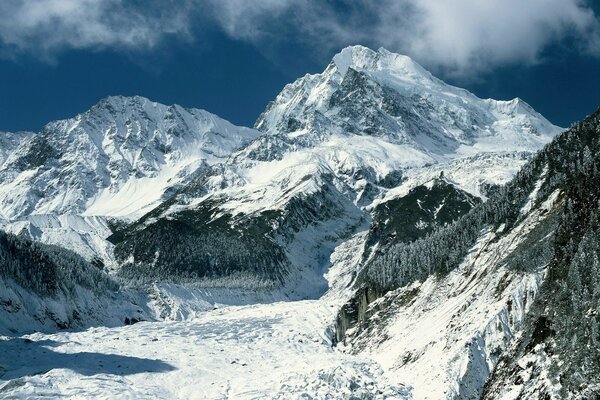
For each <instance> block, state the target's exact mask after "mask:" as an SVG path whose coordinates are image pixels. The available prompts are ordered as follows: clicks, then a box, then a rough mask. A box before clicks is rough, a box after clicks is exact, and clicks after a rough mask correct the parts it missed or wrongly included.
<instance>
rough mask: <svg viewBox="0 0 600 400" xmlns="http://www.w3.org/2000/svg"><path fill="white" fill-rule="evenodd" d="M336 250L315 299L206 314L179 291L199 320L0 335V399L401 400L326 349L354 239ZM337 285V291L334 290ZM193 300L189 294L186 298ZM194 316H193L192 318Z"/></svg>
mask: <svg viewBox="0 0 600 400" xmlns="http://www.w3.org/2000/svg"><path fill="white" fill-rule="evenodd" d="M356 239H357V240H355V241H354V245H350V244H348V243H345V244H343V245H342V246H341V247H340V248H339V249H338V251H337V252H334V254H336V256H335V257H332V262H333V266H332V268H331V269H330V272H329V275H328V276H329V277H330V278H332V279H336V280H339V282H337V281H332V283H331V285H332V288H333V289H332V293H331V294H330V295H329V296H327V297H326V298H324V299H321V300H311V301H294V302H277V301H276V302H271V303H266V304H251V305H245V306H227V307H220V306H217V307H215V306H214V305H213V306H211V305H210V301H206V300H205V297H204V298H202V297H203V296H202V295H200V296H198V297H195V296H192V297H194V298H195V300H192V297H190V296H189V294H185V293H184V291H183V290H182V288H175V287H166V288H165V287H163V288H160V290H166V291H168V292H170V293H171V300H172V301H176V302H180V299H181V297H178V295H181V294H183V295H184V296H185V297H186V299H187V300H186V301H184V302H182V303H187V304H188V306H189V305H191V304H192V303H194V301H196V302H197V304H196V306H197V307H198V310H197V311H199V312H197V313H194V314H193V315H192V314H185V315H184V314H179V313H174V314H169V315H170V316H171V317H176V318H180V317H184V318H185V319H184V320H176V321H173V320H164V321H160V322H140V323H137V324H135V325H131V326H121V327H113V328H109V327H94V328H89V329H84V330H73V331H62V332H57V333H51V334H45V333H33V334H27V335H11V336H0V352H1V354H2V355H3V356H2V358H1V359H0V394H1V396H3V397H10V398H15V399H20V398H32V397H42V396H46V397H62V396H71V397H74V398H90V397H93V398H100V399H101V398H105V399H113V398H128V399H146V398H164V399H226V398H227V399H229V398H231V399H289V398H298V399H300V398H314V399H326V398H330V399H338V398H350V396H351V395H353V396H355V397H354V398H372V399H409V398H410V391H409V390H408V389H407V388H406V387H405V386H403V385H401V384H395V383H393V382H391V381H390V380H389V379H388V376H387V375H386V374H385V372H384V371H383V370H382V369H381V368H380V367H379V366H378V364H377V363H375V362H373V361H372V360H370V359H369V358H366V357H362V356H355V355H349V354H344V353H341V352H340V351H338V350H337V349H336V348H335V347H333V346H332V343H331V338H332V335H333V331H332V330H331V323H332V321H333V320H334V319H335V316H336V312H337V309H338V306H339V304H340V302H342V301H344V299H345V297H346V296H347V295H348V294H349V293H345V294H344V287H345V285H346V284H347V278H348V276H349V275H348V274H349V273H350V272H351V271H349V270H348V264H347V262H349V261H351V262H352V263H353V264H356V261H357V258H356V256H357V255H358V254H359V253H360V252H359V250H360V245H359V244H360V243H362V240H361V239H362V238H361V237H357V238H356ZM336 282H337V283H339V284H336ZM196 293H198V292H196ZM202 307H204V309H203V310H200V309H201V308H202Z"/></svg>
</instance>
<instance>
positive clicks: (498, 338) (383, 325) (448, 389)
mask: <svg viewBox="0 0 600 400" xmlns="http://www.w3.org/2000/svg"><path fill="white" fill-rule="evenodd" d="M558 194H559V192H558V191H557V192H555V193H553V194H552V195H551V196H550V197H549V199H548V200H547V201H546V202H544V203H543V204H542V205H540V206H539V208H537V209H535V210H534V211H532V212H531V213H530V214H529V215H528V216H527V217H526V218H525V219H524V220H523V221H521V223H519V224H518V225H517V226H516V227H515V228H513V230H512V231H511V232H509V233H508V234H506V235H503V236H501V237H498V234H497V232H494V231H489V230H488V231H484V232H482V234H481V237H480V239H479V240H478V242H477V243H476V245H475V246H474V247H473V249H472V250H471V252H470V254H469V255H468V256H467V257H466V258H465V260H464V261H463V263H462V264H461V265H460V266H459V268H457V269H456V270H454V271H452V272H451V273H450V274H448V275H447V276H446V277H442V278H440V277H437V276H432V277H430V278H429V279H427V280H426V281H425V282H422V283H419V282H416V283H415V284H413V285H412V286H410V287H406V288H401V289H398V290H396V291H393V292H390V293H388V294H386V296H385V297H384V298H382V299H379V300H378V301H377V302H385V301H386V299H394V298H399V299H401V298H402V297H403V296H406V295H407V294H410V293H411V292H413V293H414V292H417V295H416V296H415V297H414V300H412V301H408V302H407V304H403V303H402V302H400V304H399V305H395V304H394V302H392V303H391V305H389V306H388V307H387V308H386V310H385V311H383V312H382V311H380V312H379V313H380V315H379V316H378V317H375V318H377V320H378V322H379V330H378V331H377V332H376V333H375V334H374V333H373V332H372V331H365V332H364V333H363V335H364V336H360V335H359V336H358V337H357V338H356V339H353V340H351V341H350V342H349V343H347V345H346V347H345V349H346V351H348V352H358V353H359V354H366V355H369V356H370V357H371V358H373V359H374V360H376V361H377V362H378V363H379V364H380V365H381V366H382V367H383V369H384V370H385V371H387V372H388V373H389V374H390V375H393V376H395V377H396V379H397V380H398V381H401V382H402V383H403V384H405V385H407V386H410V387H411V388H412V395H413V397H414V398H415V399H444V398H456V397H458V398H471V397H469V396H476V395H477V396H478V394H477V393H479V392H478V391H479V390H481V388H482V387H483V384H484V383H485V381H486V380H487V377H488V375H489V373H490V372H491V370H492V369H493V367H494V365H495V364H496V362H497V356H498V352H499V351H502V350H504V349H506V348H507V347H508V346H509V344H510V341H511V339H512V338H513V337H514V336H515V334H516V333H517V332H519V330H520V327H521V325H522V321H523V319H524V317H525V315H526V313H527V311H528V309H529V307H530V306H531V304H532V303H533V302H532V300H533V298H534V297H535V295H536V293H537V291H538V289H539V287H540V285H541V282H542V280H543V277H544V274H545V268H541V269H539V270H537V271H534V272H531V273H521V272H517V271H512V270H509V269H508V268H507V267H506V265H505V263H504V258H505V257H506V255H507V254H510V253H511V251H512V250H514V249H515V248H516V246H517V245H518V244H519V243H520V241H521V240H523V239H524V238H525V237H526V236H527V233H528V232H530V231H531V230H532V229H533V228H534V227H535V226H536V225H537V224H539V223H540V222H541V221H542V220H543V219H544V218H546V217H547V215H548V212H547V210H550V209H551V208H552V207H554V206H555V203H556V201H557V198H558ZM498 288H500V290H499V289H498ZM374 306H375V304H374V305H373V307H374ZM386 318H388V319H386ZM359 349H360V350H359ZM461 396H463V397H461Z"/></svg>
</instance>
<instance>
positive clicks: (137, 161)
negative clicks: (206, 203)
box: [0, 97, 259, 264]
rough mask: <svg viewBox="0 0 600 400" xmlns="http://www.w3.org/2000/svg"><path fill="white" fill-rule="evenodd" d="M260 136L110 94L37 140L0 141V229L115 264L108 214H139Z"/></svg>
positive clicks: (201, 115) (197, 113)
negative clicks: (108, 238)
mask: <svg viewBox="0 0 600 400" xmlns="http://www.w3.org/2000/svg"><path fill="white" fill-rule="evenodd" d="M258 135H259V132H257V131H255V130H253V129H249V128H243V127H237V126H234V125H232V124H230V123H229V122H227V121H225V120H223V119H221V118H219V117H217V116H215V115H213V114H210V113H208V112H206V111H203V110H197V109H186V108H183V107H180V106H177V105H174V106H165V105H162V104H159V103H155V102H152V101H150V100H148V99H145V98H143V97H108V98H106V99H104V100H102V101H100V102H99V103H98V104H96V105H95V106H93V107H92V108H91V109H90V110H88V111H86V112H84V113H82V114H79V115H77V116H76V117H74V118H71V119H67V120H62V121H55V122H51V123H49V124H48V125H46V126H45V127H44V128H43V129H42V131H41V132H39V133H37V134H31V133H18V134H9V133H6V134H1V135H0V145H2V149H1V153H0V165H1V167H0V216H4V218H3V221H2V227H3V229H4V230H7V231H11V232H15V233H19V234H24V235H26V236H27V237H29V238H31V239H35V240H41V241H44V242H47V243H53V244H58V245H62V246H65V247H68V248H70V249H72V250H75V251H77V252H79V253H80V254H82V255H84V256H85V257H86V258H88V259H90V260H91V259H92V258H94V257H99V258H100V259H103V260H104V261H103V262H105V263H108V264H112V261H111V257H112V255H111V254H112V251H111V250H110V247H111V245H110V243H108V242H107V241H106V240H105V239H106V237H108V236H109V235H110V229H108V225H109V222H108V221H107V220H106V217H112V218H118V219H126V220H130V219H135V218H137V217H139V216H141V215H143V214H144V213H145V212H147V211H149V210H151V209H152V208H153V207H155V206H156V205H158V204H160V203H161V202H162V201H164V200H165V199H167V198H168V197H169V196H171V195H172V194H173V193H174V192H175V191H176V190H177V189H179V188H180V187H181V186H182V185H184V184H185V183H187V182H188V181H189V180H190V178H191V177H192V176H193V175H194V174H196V173H198V172H199V171H201V170H202V169H204V168H206V167H208V166H210V165H213V164H215V163H219V162H222V161H224V160H226V159H227V157H228V156H229V155H230V154H231V153H232V152H233V151H234V150H236V149H238V148H240V147H242V146H243V145H245V144H246V143H248V142H249V141H251V140H253V139H255V138H256V137H257V136H258Z"/></svg>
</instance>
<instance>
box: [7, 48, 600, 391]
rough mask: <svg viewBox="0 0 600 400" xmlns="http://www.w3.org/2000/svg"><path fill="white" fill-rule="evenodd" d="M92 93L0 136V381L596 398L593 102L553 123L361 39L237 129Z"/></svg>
mask: <svg viewBox="0 0 600 400" xmlns="http://www.w3.org/2000/svg"><path fill="white" fill-rule="evenodd" d="M105 102H108V103H110V104H112V103H114V102H116V103H117V104H120V105H121V108H119V107H117V106H115V105H114V104H113V105H112V106H111V105H106V104H105ZM97 107H99V109H96V107H94V108H93V109H92V110H90V111H89V112H87V113H85V114H82V116H85V117H82V116H80V117H77V118H75V119H73V120H68V121H71V122H69V123H67V122H64V121H63V122H62V123H64V124H66V125H68V126H74V127H73V128H72V129H69V128H64V129H62V128H61V129H58V130H54V131H51V132H59V133H60V134H56V136H57V137H58V138H61V137H63V136H64V137H67V138H68V139H65V140H64V141H60V140H58V139H57V137H55V136H53V135H52V134H50V133H48V132H50V131H47V129H45V130H44V131H43V132H41V133H39V134H31V133H22V134H20V135H21V136H22V138H19V137H17V136H10V134H7V136H6V137H7V138H9V139H6V138H5V136H3V135H2V134H0V143H3V142H4V141H6V140H9V141H8V142H7V144H6V149H8V151H5V152H3V153H2V157H4V158H3V159H0V161H1V164H2V167H1V175H0V176H2V179H4V180H3V182H6V184H7V185H13V186H11V187H12V188H13V189H14V193H11V196H12V197H10V198H12V199H14V200H13V203H14V207H11V206H10V204H13V203H10V202H9V201H8V200H7V201H6V202H4V200H2V199H0V204H6V207H5V208H3V210H5V211H4V213H5V214H7V215H6V216H7V218H11V220H10V221H7V222H5V223H4V224H5V227H6V228H7V229H9V230H11V231H13V232H15V233H20V234H21V235H22V236H27V238H23V237H16V236H12V235H8V234H4V233H1V232H0V322H1V323H0V333H1V334H2V335H8V336H0V350H1V351H2V354H5V355H6V356H5V357H4V358H2V359H0V392H1V393H3V394H5V395H7V396H11V397H15V398H27V397H30V396H31V395H32V394H38V393H44V394H47V393H48V388H49V387H51V388H52V395H53V396H56V397H58V396H63V395H71V396H73V395H75V396H81V397H90V396H92V395H94V394H98V393H100V394H102V395H108V396H111V395H112V396H113V397H114V396H123V395H130V396H131V397H148V398H150V397H151V398H157V397H158V398H190V397H193V396H197V397H201V398H273V399H286V398H289V397H290V396H292V395H297V396H304V397H311V398H353V397H356V398H385V399H403V400H408V399H480V398H483V399H486V400H487V399H489V400H492V399H493V400H497V399H515V400H516V399H539V400H542V399H543V400H547V399H551V400H554V399H562V398H567V399H571V398H573V399H588V398H590V399H592V398H596V397H598V396H599V393H600V391H599V390H600V389H599V388H600V382H599V381H598V376H600V358H599V356H598V355H599V354H600V346H599V343H600V336H599V332H600V261H599V260H600V243H599V241H598V239H597V238H598V234H599V233H600V222H599V221H600V216H599V215H600V212H599V204H600V199H599V194H598V190H597V188H598V187H599V186H600V177H599V176H600V174H599V172H598V171H600V161H599V158H598V157H597V154H599V150H600V141H599V132H600V114H599V113H600V111H597V112H596V113H595V114H594V115H592V116H591V117H590V118H588V119H586V120H585V121H583V122H582V123H579V124H576V125H575V126H573V127H572V128H571V129H569V130H567V131H566V132H563V133H562V134H560V135H558V136H557V137H555V135H557V133H558V131H559V128H558V127H555V126H553V125H552V124H551V123H549V122H548V121H547V120H546V119H544V118H543V117H542V116H540V115H539V114H538V113H536V112H535V111H533V110H532V109H531V107H529V106H528V105H527V104H525V103H524V102H523V101H522V100H519V99H515V100H512V101H496V100H489V99H487V100H484V99H478V98H477V97H476V96H474V95H473V94H471V93H469V92H467V91H464V90H462V89H459V88H455V87H452V86H449V85H446V84H445V83H443V82H441V81H440V80H438V79H436V78H434V77H433V76H432V75H431V74H429V73H428V72H427V71H425V70H424V69H423V68H422V67H420V66H419V65H418V64H416V63H415V62H414V61H412V60H410V59H409V58H407V57H404V56H400V55H396V54H392V53H389V52H387V51H386V50H383V49H380V50H379V51H372V50H369V49H367V48H364V47H361V46H353V47H350V48H347V49H344V50H343V51H342V52H341V53H340V54H338V55H336V56H335V57H334V59H333V61H332V62H331V63H330V65H329V66H328V67H327V68H326V69H325V71H324V72H323V73H321V74H315V75H307V76H305V77H303V78H300V79H299V80H297V81H296V82H294V83H293V84H290V85H288V86H286V87H285V88H284V90H283V91H282V93H281V94H280V95H279V96H278V97H277V98H276V99H275V101H274V102H273V103H271V104H270V105H269V106H268V107H267V109H266V110H265V112H264V113H263V114H262V115H261V116H260V117H259V119H258V121H257V123H256V129H254V130H253V129H249V128H237V127H233V126H231V125H229V124H228V123H226V122H223V121H221V120H218V119H216V117H212V118H214V120H211V121H213V123H214V124H215V125H210V124H208V123H207V124H202V123H200V122H198V121H200V120H201V118H200V116H201V115H207V114H205V113H204V112H201V111H197V110H187V111H185V113H184V112H183V111H181V113H182V114H181V115H186V116H187V117H167V116H168V115H171V114H170V113H173V112H175V111H171V112H170V111H168V110H169V109H173V110H180V108H179V107H177V106H173V107H166V106H161V105H154V104H153V103H150V102H149V101H147V100H145V99H142V98H109V99H107V100H106V101H104V102H101V103H100V104H99V105H98V106H97ZM155 109H159V110H163V111H161V112H153V113H151V112H150V111H148V110H155ZM107 110H113V111H107ZM140 110H142V111H140ZM144 110H145V111H144ZM181 110H183V109H181ZM111 113H113V114H114V115H113V114H111ZM161 113H162V114H161ZM186 113H187V114H186ZM96 114H99V115H102V117H101V118H100V120H101V121H102V122H98V121H96V120H95V119H94V118H92V117H90V115H96ZM146 114H147V115H151V116H152V118H149V117H148V118H146V117H145V116H144V115H146ZM106 115H112V116H111V117H110V118H107V117H105V116H106ZM122 115H126V116H129V117H122ZM132 115H136V117H135V118H133V117H131V116H132ZM190 115H195V116H197V117H198V118H196V119H194V118H192V117H190ZM132 118H133V119H134V120H135V121H138V122H130V123H127V120H128V119H132ZM171 118H175V119H176V120H177V121H179V122H177V124H175V125H171V124H170V122H165V121H171ZM178 118H179V119H178ZM189 118H192V119H193V120H194V121H197V122H198V125H193V124H191V123H190V122H189V121H190V120H189ZM209 119H210V118H209ZM83 120H85V121H87V122H85V123H84V124H83V125H82V127H81V128H78V127H79V125H77V123H78V122H77V121H83ZM93 121H96V122H93ZM107 121H113V122H107ZM149 121H152V122H149ZM184 121H185V124H184ZM215 121H217V122H218V123H217V122H215ZM219 121H220V122H219ZM209 125H210V126H212V127H213V128H207V126H209ZM48 126H63V125H61V122H57V123H52V124H49V125H48ZM113 126H114V129H115V132H122V134H119V135H117V134H114V135H116V136H114V135H113V136H111V135H109V132H112V131H111V129H112V128H111V127H113ZM174 126H176V127H177V128H175V127H174ZM192 126H195V127H196V128H193V129H191V128H190V127H192ZM198 126H200V127H203V128H202V129H200V128H197V127H198ZM216 126H219V127H220V128H219V129H217V128H216ZM92 127H100V128H98V129H95V128H94V129H92ZM119 127H121V128H122V129H121V128H119ZM148 127H150V128H148ZM182 127H184V128H185V129H184V128H182ZM84 128H85V129H84ZM171 128H173V129H171ZM179 128H181V129H182V131H181V132H180V133H179V134H175V132H179V131H178V129H179ZM188 128H190V129H188ZM225 128H227V129H225ZM203 129H204V130H203ZM90 132H96V133H98V135H95V134H91V133H90ZM194 132H195V133H197V134H198V135H199V137H198V138H196V136H194V134H193V133H194ZM88 133H90V134H88ZM163 134H164V135H163ZM78 135H83V139H82V138H79V137H78ZM128 135H129V136H128ZM130 136H131V137H130ZM38 137H40V138H42V139H43V140H42V139H38ZM98 137H101V138H103V139H102V140H100V141H98V140H96V139H97V138H98ZM155 137H159V139H158V142H159V143H160V144H156V143H157V139H155ZM119 138H122V139H119ZM128 138H129V139H128ZM136 138H137V139H136ZM194 138H196V139H194ZM163 139H164V140H163ZM161 140H162V141H161ZM207 141H208V142H209V144H208V145H206V143H207ZM97 143H102V145H100V146H96V147H93V146H92V144H97ZM104 143H106V145H104ZM115 143H116V144H115ZM165 143H171V145H167V144H165ZM203 146H208V147H209V148H211V150H206V148H205V147H203ZM211 146H215V147H214V148H212V147H211ZM63 147H64V148H67V149H69V151H70V152H71V151H72V152H77V151H80V150H81V149H84V150H86V151H85V152H83V153H82V152H80V153H78V154H80V157H82V159H81V160H79V159H76V158H74V157H73V156H69V154H67V153H66V152H63V151H62V150H61V149H62V148H63ZM134 147H135V148H136V149H134ZM90 148H92V149H93V148H96V149H98V150H97V151H98V154H99V155H98V157H96V158H95V159H92V160H96V161H92V162H89V160H88V159H86V158H83V156H82V154H84V153H86V154H87V153H90V152H89V151H88V150H89V149H90ZM100 149H102V150H100ZM116 149H118V150H116ZM540 149H541V151H540ZM220 150H222V152H219V151H220ZM92 153H93V152H92ZM94 154H96V153H94ZM215 154H216V155H215ZM103 155H105V156H103ZM161 155H162V156H161ZM131 157H133V158H131ZM112 160H120V161H117V162H112ZM131 160H133V161H131ZM190 160H192V161H190ZM92 166H100V167H99V169H93V168H92ZM86 168H87V169H86ZM94 168H95V167H94ZM85 171H88V172H85ZM90 171H91V172H90ZM97 171H100V172H98V174H97V175H98V176H99V178H98V179H97V180H94V179H93V177H95V176H96V172H97ZM80 172H81V173H80ZM11 173H12V175H11ZM11 176H12V177H13V178H12V179H10V177H11ZM103 177H104V178H103ZM88 178H89V179H88ZM45 179H50V180H51V182H52V183H53V184H52V185H49V186H48V189H49V192H48V193H49V194H50V195H49V197H48V198H46V197H42V196H39V193H40V192H39V191H41V190H45V189H46V186H43V183H44V182H46V181H45ZM19 182H21V183H19ZM71 182H74V183H73V185H70V183H71ZM83 182H87V183H86V184H85V185H84V184H83ZM79 183H81V184H79ZM34 184H36V185H40V186H37V187H38V192H36V191H35V190H32V191H29V190H28V189H27V188H28V187H29V185H34ZM146 185H151V186H146ZM34 187H35V185H34ZM55 188H57V189H56V190H54V189H55ZM60 188H62V189H60ZM59 189H60V190H59ZM2 190H4V189H2ZM140 190H141V191H140ZM138 191H139V193H142V194H143V196H142V197H141V200H140V198H136V197H135V196H134V194H135V193H137V192H138ZM6 192H8V190H6ZM3 193H5V192H3ZM36 193H38V197H36V196H35V194H36ZM148 193H151V194H148ZM3 196H8V195H7V194H6V193H5V194H4V195H3ZM57 196H58V197H57ZM60 196H63V198H65V199H66V198H69V199H73V200H74V202H73V203H70V202H67V201H60V198H61V197H60ZM69 196H72V197H69ZM80 196H83V198H84V200H81V201H77V199H78V198H79V197H80ZM86 196H87V197H86ZM6 198H7V199H8V198H9V197H6ZM125 200H126V201H125ZM3 207H4V206H3ZM28 207H30V208H31V209H30V211H27V210H29V208H28ZM138 208H139V211H138ZM142 214H143V215H142ZM115 219H120V221H117V220H115ZM28 238H35V239H38V240H42V241H46V242H50V243H55V244H59V245H63V246H70V247H71V248H75V249H76V250H77V251H78V252H79V253H80V254H83V255H84V256H85V258H87V260H91V262H88V261H86V260H84V259H82V258H80V257H78V256H76V255H75V254H73V253H72V252H68V251H65V250H63V249H60V248H58V247H56V246H47V245H41V244H39V243H37V242H34V241H31V240H29V239H28ZM107 238H108V239H109V240H110V242H109V241H107ZM67 242H68V243H67ZM86 246H87V247H86ZM106 262H110V263H112V265H113V266H115V267H117V266H118V268H115V269H110V272H112V273H114V274H117V275H118V278H119V279H114V277H111V276H110V275H108V274H107V273H106V269H105V268H101V267H102V263H106ZM32 267H33V268H32ZM97 267H100V268H97ZM165 281H171V282H165ZM117 282H122V283H129V284H130V285H132V287H131V288H123V287H119V285H118V284H117ZM138 289H140V290H138ZM305 298H309V299H305ZM299 299H303V300H302V301H282V300H299ZM264 303H268V304H264ZM232 305H235V306H232ZM113 307H114V310H113V309H112V308H113ZM96 314H97V315H96ZM140 319H143V320H146V322H142V323H139V324H137V323H136V324H135V325H133V326H121V327H117V328H114V327H112V326H114V325H119V324H127V325H128V324H131V323H132V322H138V321H139V320H140ZM155 320H162V321H160V322H157V321H155ZM173 320H177V321H173ZM150 321H152V322H150ZM93 324H102V325H106V327H98V328H93V329H88V330H83V331H74V332H73V331H68V332H57V333H49V334H45V333H39V332H38V333H34V334H31V335H26V336H22V338H18V337H16V336H13V335H15V332H18V334H21V333H22V331H23V330H27V329H36V330H41V329H49V328H53V327H82V326H83V327H85V326H89V325H93ZM98 338H100V339H101V340H98ZM131 355H135V357H131ZM198 355H201V356H200V357H199V356H198ZM142 357H143V358H142ZM72 365H75V366H76V367H72ZM79 368H81V370H80V369H79ZM82 374H84V375H86V378H87V379H85V380H82V379H81V375H82ZM125 376H126V377H125ZM5 381H6V384H5V385H4V384H3V383H4V382H5Z"/></svg>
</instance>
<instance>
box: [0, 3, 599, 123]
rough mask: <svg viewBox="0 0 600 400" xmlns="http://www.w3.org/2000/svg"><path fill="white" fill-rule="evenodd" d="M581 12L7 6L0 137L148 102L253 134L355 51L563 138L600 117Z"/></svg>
mask: <svg viewBox="0 0 600 400" xmlns="http://www.w3.org/2000/svg"><path fill="white" fill-rule="evenodd" d="M598 3H600V2H597V3H592V2H585V1H583V2H582V1H579V0H528V1H527V2H523V1H522V0H502V1H499V0H498V1H492V0H490V1H489V2H481V1H480V0H449V1H444V2H440V1H437V0H413V1H408V0H394V1H392V0H381V1H378V2H373V1H368V0H353V1H345V0H335V1H333V0H332V1H322V0H320V1H316V0H256V1H245V0H219V1H217V0H177V1H175V0H173V1H170V0H160V1H159V0H146V1H141V0H129V1H124V0H4V1H3V2H0V89H1V94H0V130H7V131H16V130H39V129H40V128H41V127H42V126H43V125H44V124H45V123H46V122H48V121H50V120H54V119H60V118H65V117H69V116H73V115H75V114H76V113H78V112H81V111H84V110H86V109H88V108H89V107H90V106H91V105H93V104H95V103H96V102H97V101H98V100H99V99H101V98H102V97H105V96H107V95H116V94H122V95H134V94H139V95H142V96H146V97H149V98H150V99H152V100H155V101H159V102H162V103H166V104H172V103H178V104H181V105H183V106H188V107H198V108H204V109H206V110H208V111H211V112H214V113H215V114H218V115H220V116H222V117H224V118H226V119H229V120H230V121H232V122H234V123H237V124H241V125H252V124H253V122H254V120H255V119H256V117H257V116H258V115H259V114H260V112H261V111H262V110H263V109H264V108H265V106H266V105H267V103H268V102H269V101H270V100H272V99H273V98H274V97H275V96H276V95H277V93H278V92H279V91H280V90H281V88H282V87H283V86H284V85H285V84H286V83H289V82H291V81H293V80H294V79H296V78H297V77H299V76H301V75H303V74H305V73H314V72H320V71H321V70H323V69H324V67H325V66H326V65H327V63H328V62H329V60H330V59H331V57H332V56H333V55H334V54H335V53H336V52H337V51H339V50H340V49H341V48H343V47H345V46H347V45H350V44H363V45H367V46H369V47H372V48H378V47H380V46H383V47H386V48H387V49H388V50H390V51H395V52H399V53H403V54H407V55H409V56H411V57H413V58H414V59H415V60H417V61H418V62H420V63H421V64H422V65H424V66H425V67H426V68H427V69H429V70H431V71H432V72H433V73H434V74H435V75H437V76H438V77H440V78H442V79H444V80H445V81H447V82H449V83H452V84H455V85H457V86H461V87H465V88H467V89H469V90H471V91H473V92H474V93H475V94H477V95H478V96H480V97H492V98H498V99H510V98H513V97H517V96H518V97H521V98H523V99H525V100H526V101H527V102H529V103H530V104H531V105H532V106H533V107H534V108H536V110H538V111H539V112H541V113H542V114H544V115H545V116H546V117H547V118H549V119H550V120H551V121H552V122H554V123H556V124H558V125H562V126H568V125H569V124H570V123H571V122H574V121H576V120H578V119H580V118H582V117H584V116H585V115H587V114H589V113H591V112H592V111H593V110H595V109H596V108H597V107H598V106H600V19H599V15H600V10H599V8H600V5H599V4H598Z"/></svg>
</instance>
